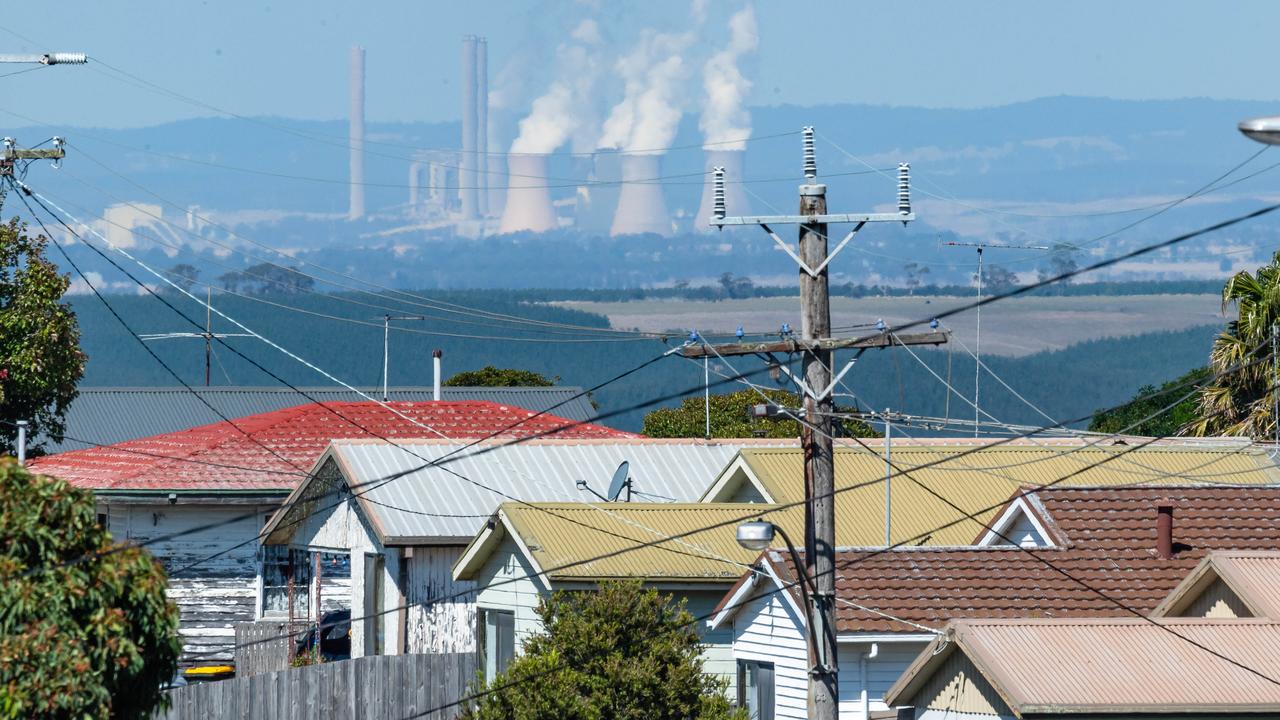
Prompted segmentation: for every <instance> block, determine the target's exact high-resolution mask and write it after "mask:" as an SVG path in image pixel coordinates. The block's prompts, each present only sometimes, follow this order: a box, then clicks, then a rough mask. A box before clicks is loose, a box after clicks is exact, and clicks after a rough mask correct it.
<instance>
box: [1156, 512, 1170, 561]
mask: <svg viewBox="0 0 1280 720" xmlns="http://www.w3.org/2000/svg"><path fill="white" fill-rule="evenodd" d="M1156 555H1159V556H1160V557H1161V558H1163V559H1165V560H1168V559H1169V558H1171V557H1173V505H1160V506H1159V507H1157V508H1156Z"/></svg>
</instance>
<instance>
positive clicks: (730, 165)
mask: <svg viewBox="0 0 1280 720" xmlns="http://www.w3.org/2000/svg"><path fill="white" fill-rule="evenodd" d="M745 154H746V153H745V151H742V150H708V151H707V167H706V169H707V184H706V185H705V186H704V187H703V189H702V204H701V205H699V206H698V215H697V217H696V218H694V221H693V229H694V231H695V232H711V231H712V230H713V229H714V228H712V227H711V226H710V225H708V224H707V223H708V222H709V221H710V220H711V211H712V208H713V207H714V205H715V189H714V187H713V186H712V177H711V171H712V169H714V168H717V167H722V168H724V179H725V186H724V193H725V208H726V210H727V211H728V214H729V215H750V214H751V207H750V205H748V204H747V193H746V192H745V191H744V190H743V189H742V178H743V174H742V167H743V166H742V159H743V156H744V155H745Z"/></svg>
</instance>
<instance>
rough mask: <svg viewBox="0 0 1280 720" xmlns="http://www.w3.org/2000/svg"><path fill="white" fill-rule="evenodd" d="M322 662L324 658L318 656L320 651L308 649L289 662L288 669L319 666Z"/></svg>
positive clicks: (312, 648)
mask: <svg viewBox="0 0 1280 720" xmlns="http://www.w3.org/2000/svg"><path fill="white" fill-rule="evenodd" d="M323 662H324V658H323V657H322V656H321V655H320V650H319V649H318V648H315V647H309V648H307V649H305V650H303V651H302V652H300V653H298V654H297V655H294V656H293V659H292V660H290V661H289V667H306V666H308V665H319V664H320V663H323Z"/></svg>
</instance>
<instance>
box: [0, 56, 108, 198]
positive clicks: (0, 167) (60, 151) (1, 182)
mask: <svg viewBox="0 0 1280 720" xmlns="http://www.w3.org/2000/svg"><path fill="white" fill-rule="evenodd" d="M87 62H89V56H87V55H85V54H84V53H38V54H30V53H28V54H12V53H0V63H18V64H23V65H84V64H85V63H87ZM31 69H32V70H35V69H36V68H31ZM18 72H26V71H25V70H20V71H18ZM52 140H53V147H52V148H47V149H43V150H41V149H39V148H20V147H18V143H17V141H16V140H14V139H13V138H11V137H6V138H4V152H3V154H0V208H2V207H4V196H5V193H6V192H7V191H8V189H9V180H8V178H12V177H13V170H14V167H15V166H16V165H17V164H18V162H19V161H22V160H26V161H28V162H30V161H32V160H52V161H53V166H54V167H55V168H57V167H58V166H59V163H61V161H62V159H63V158H64V157H66V156H67V151H66V148H65V147H64V145H65V144H66V143H65V141H63V139H62V138H60V137H54V138H53V139H52Z"/></svg>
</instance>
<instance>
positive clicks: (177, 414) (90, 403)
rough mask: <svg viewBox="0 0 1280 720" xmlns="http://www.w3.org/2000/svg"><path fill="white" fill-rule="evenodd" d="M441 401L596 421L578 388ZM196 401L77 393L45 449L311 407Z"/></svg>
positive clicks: (336, 395)
mask: <svg viewBox="0 0 1280 720" xmlns="http://www.w3.org/2000/svg"><path fill="white" fill-rule="evenodd" d="M302 390H303V392H305V393H306V394H307V395H310V396H311V397H313V398H315V399H317V400H319V401H321V402H355V401H359V400H363V399H364V398H362V397H360V396H359V395H358V394H356V393H354V392H352V391H350V390H344V389H341V388H331V387H324V388H302ZM441 390H442V392H441V399H443V400H487V401H489V402H495V403H499V404H501V405H510V406H514V407H520V408H524V409H526V410H532V411H533V412H542V411H544V410H551V408H552V407H553V406H555V405H556V404H557V403H564V404H563V405H560V406H559V407H556V408H555V409H554V410H551V411H552V413H554V414H555V415H558V416H560V417H563V418H568V419H570V420H574V421H578V422H590V421H592V420H594V419H595V417H596V411H595V408H593V407H591V402H590V401H589V400H587V398H586V397H585V396H583V397H576V398H575V397H574V395H578V394H579V393H581V392H582V389H581V388H576V387H446V388H442V389H441ZM195 391H196V393H198V394H199V396H200V397H196V395H195V394H193V393H192V392H191V391H190V390H188V389H186V388H183V387H128V388H81V390H80V395H79V396H78V397H77V398H76V399H75V400H74V401H73V402H72V403H71V407H70V408H68V410H67V415H66V420H67V430H66V435H67V437H66V439H64V440H63V441H62V442H61V443H57V444H55V443H52V442H49V443H47V444H46V446H45V449H46V450H47V451H48V452H51V453H56V452H64V451H66V450H79V449H81V448H84V447H92V446H93V445H110V444H112V443H118V442H124V441H125V440H133V439H135V438H141V437H150V436H152V435H161V434H164V433H169V432H176V431H178V430H186V429H187V428H193V427H196V426H198V425H207V424H209V423H216V422H219V421H221V420H222V418H220V417H218V415H217V414H216V413H214V412H213V411H212V410H210V409H209V408H208V407H206V406H205V405H204V403H202V402H200V398H204V399H205V400H207V401H209V404H210V405H212V406H213V407H215V408H217V409H218V412H221V413H223V414H224V415H226V416H227V417H229V418H232V419H235V418H240V417H245V416H248V415H257V414H259V413H265V412H271V411H272V410H281V409H283V408H287V407H293V406H294V405H305V404H306V403H308V402H310V401H309V400H307V398H305V397H303V396H302V395H300V394H298V393H296V392H294V391H293V390H290V389H288V388H267V387H211V388H204V387H202V388H195ZM361 391H362V392H365V393H368V395H369V396H370V397H374V398H380V397H382V388H362V389H361ZM388 398H389V399H391V400H405V401H414V402H425V401H428V400H431V388H429V387H393V388H391V389H390V390H389V391H388Z"/></svg>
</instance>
